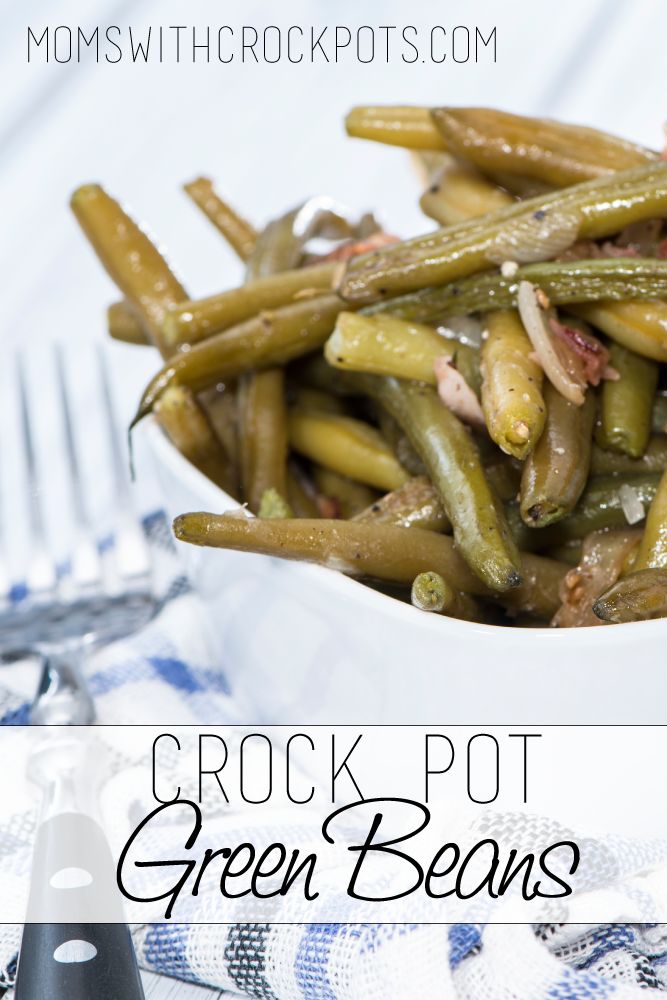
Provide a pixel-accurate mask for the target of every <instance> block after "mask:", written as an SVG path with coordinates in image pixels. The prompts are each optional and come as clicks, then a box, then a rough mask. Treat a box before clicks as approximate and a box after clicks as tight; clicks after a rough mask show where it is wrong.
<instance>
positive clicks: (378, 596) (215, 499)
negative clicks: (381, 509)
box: [141, 414, 667, 649]
mask: <svg viewBox="0 0 667 1000" xmlns="http://www.w3.org/2000/svg"><path fill="white" fill-rule="evenodd" d="M141 429H142V433H143V434H144V435H145V438H146V442H147V444H148V446H149V448H150V451H151V453H152V455H153V457H154V459H155V460H156V461H157V462H158V463H160V464H162V465H164V466H165V467H166V468H167V469H168V471H169V472H170V474H171V475H172V476H174V477H175V478H176V479H178V480H180V481H181V482H182V483H183V485H184V487H185V488H186V489H188V490H189V491H190V492H192V493H194V494H196V495H197V496H201V497H202V502H203V503H206V504H207V505H209V509H211V510H219V511H221V512H225V511H228V510H233V509H236V508H238V507H239V506H240V503H239V501H238V500H237V499H235V498H234V497H232V496H230V495H229V494H228V493H226V492H225V491H224V490H222V489H220V487H219V486H216V485H215V484H214V483H212V482H211V480H210V479H208V478H207V476H205V475H204V473H202V472H200V471H199V469H197V468H196V467H195V466H194V465H192V463H191V462H189V461H188V460H187V458H185V457H184V456H183V455H182V454H181V452H180V451H179V450H178V449H177V448H176V447H175V446H174V445H173V444H172V443H171V441H169V439H168V438H167V436H166V434H165V433H164V432H163V431H162V429H161V428H160V426H159V424H158V422H157V420H156V419H155V417H153V415H152V414H151V415H150V416H149V417H148V418H147V419H146V420H145V421H144V422H143V424H142V425H141ZM170 528H171V525H170ZM174 541H176V540H175V539H174ZM182 544H186V543H182ZM259 557H260V558H264V559H269V560H271V561H272V562H273V563H279V564H281V565H284V564H286V563H287V564H288V565H289V567H290V571H291V572H295V571H296V572H299V573H301V574H305V575H306V579H312V580H313V581H314V582H317V583H318V585H320V586H324V587H326V588H328V589H330V590H333V591H335V592H336V593H337V594H339V595H340V596H341V597H344V598H345V599H346V600H353V601H355V602H356V603H361V604H362V605H365V606H366V607H367V608H368V609H369V611H371V610H373V611H380V612H382V613H383V614H392V615H394V616H396V617H398V618H399V619H402V620H403V621H404V622H405V624H406V625H409V626H414V625H415V614H416V613H417V612H416V611H415V609H414V608H412V607H411V606H410V605H408V604H406V603H405V602H403V601H399V600H397V599H396V598H394V597H391V596H389V595H387V594H383V593H381V592H380V591H377V590H374V589H373V588H372V587H369V586H367V585H366V584H365V583H363V582H362V581H361V580H356V579H354V577H351V576H346V575H345V574H344V573H341V572H340V571H339V570H336V569H330V568H329V567H327V566H319V565H317V564H316V563H307V562H300V561H298V560H286V559H280V558H279V557H277V556H259ZM419 628H420V629H421V630H422V631H423V630H425V629H426V630H430V631H434V632H435V634H437V635H440V636H445V635H447V634H448V633H449V634H459V635H461V636H462V637H472V636H473V635H477V636H481V637H484V638H485V639H493V640H494V641H506V642H511V643H512V644H516V643H522V644H524V645H528V644H530V643H532V642H535V641H540V640H542V641H548V642H550V643H566V644H567V643H568V642H572V640H573V639H576V642H577V644H580V643H582V642H583V644H584V645H586V646H588V645H595V646H596V647H597V648H598V649H599V648H600V647H601V646H609V645H614V644H615V643H616V641H617V640H619V639H621V638H622V639H623V640H625V639H627V636H628V630H629V629H630V630H631V631H632V634H633V635H635V637H636V638H639V634H638V629H641V630H642V639H650V638H652V637H655V638H659V637H660V638H662V637H664V634H665V629H666V628H667V619H664V618H662V619H654V620H650V621H644V622H624V623H621V624H614V625H613V626H612V627H607V628H593V627H590V626H581V625H577V626H573V627H572V628H563V629H558V628H550V627H548V626H547V627H543V626H540V627H536V628H512V627H511V626H508V625H488V624H485V623H483V622H468V621H462V620H461V619H458V618H450V617H448V616H447V615H427V614H423V615H422V616H421V622H420V625H419Z"/></svg>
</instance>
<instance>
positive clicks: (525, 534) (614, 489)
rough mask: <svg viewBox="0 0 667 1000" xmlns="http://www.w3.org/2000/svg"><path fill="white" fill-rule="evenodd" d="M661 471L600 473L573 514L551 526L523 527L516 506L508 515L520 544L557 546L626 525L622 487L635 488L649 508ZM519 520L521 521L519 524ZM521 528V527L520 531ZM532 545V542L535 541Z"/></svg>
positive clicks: (590, 484) (583, 495) (591, 482)
mask: <svg viewBox="0 0 667 1000" xmlns="http://www.w3.org/2000/svg"><path fill="white" fill-rule="evenodd" d="M659 481H660V473H655V472H645V473H642V474H641V475H625V476H622V475H619V476H615V475H611V476H596V477H595V478H592V479H589V481H588V485H587V486H586V489H585V490H584V492H583V493H582V495H581V497H580V499H579V503H578V504H577V506H576V507H575V509H574V510H573V512H572V513H571V514H570V515H569V517H565V518H563V520H562V521H558V522H557V523H555V524H551V525H549V527H547V528H539V529H535V528H528V527H526V526H524V529H523V530H521V528H520V527H519V523H520V517H519V514H518V510H517V508H516V506H514V505H510V506H509V507H508V508H507V518H508V521H509V524H510V526H511V528H512V530H513V532H514V535H515V538H516V539H517V542H518V544H519V545H520V546H521V547H522V548H523V547H525V548H528V549H533V548H536V549H539V550H540V551H543V550H544V549H551V548H553V546H556V545H562V544H564V543H565V542H569V541H572V540H574V539H578V538H584V537H585V536H586V535H588V534H589V533H590V532H591V531H598V530H599V529H600V528H624V527H627V525H628V522H627V518H626V516H625V513H624V511H623V505H622V503H621V497H620V495H619V490H620V488H621V487H622V486H623V485H627V486H630V487H632V489H633V490H634V491H635V493H636V495H637V498H638V500H639V501H640V502H641V503H642V504H643V505H644V507H645V508H646V507H648V506H649V504H651V503H652V502H653V498H654V497H655V494H656V492H657V489H658V483H659ZM518 522H519V523H518ZM517 528H518V530H517ZM533 539H534V541H532V544H531V540H533Z"/></svg>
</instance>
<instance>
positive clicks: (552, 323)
mask: <svg viewBox="0 0 667 1000" xmlns="http://www.w3.org/2000/svg"><path fill="white" fill-rule="evenodd" d="M549 328H550V329H551V332H552V333H553V335H554V346H555V348H556V350H557V352H558V355H559V357H560V359H561V361H562V362H563V364H564V365H565V367H566V369H567V371H568V372H569V374H570V375H572V376H573V377H574V378H577V379H579V380H580V381H581V382H582V383H583V384H585V383H589V384H590V385H599V384H600V381H601V380H602V379H603V378H604V375H605V372H606V371H607V369H608V367H609V351H608V350H607V348H606V347H605V346H604V345H603V344H602V343H601V342H600V341H599V340H598V339H597V337H594V336H593V335H592V334H590V333H584V332H583V330H579V329H578V328H577V327H575V326H568V325H567V324H566V323H561V322H560V321H559V320H558V319H556V317H555V316H549Z"/></svg>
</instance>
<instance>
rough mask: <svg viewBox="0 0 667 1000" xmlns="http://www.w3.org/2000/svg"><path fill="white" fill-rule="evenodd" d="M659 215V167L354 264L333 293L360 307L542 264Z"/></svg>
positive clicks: (663, 186) (568, 191) (663, 184)
mask: <svg viewBox="0 0 667 1000" xmlns="http://www.w3.org/2000/svg"><path fill="white" fill-rule="evenodd" d="M666 212H667V165H664V166H654V165H650V166H648V167H636V168H634V169H633V170H627V171H623V172H622V173H618V174H611V175H610V176H604V177H599V178H596V179H595V180H592V181H586V182H585V183H583V184H576V185H574V186H572V187H569V188H565V189H564V190H563V191H556V192H554V193H553V194H549V195H545V196H540V197H537V198H531V199H528V200H527V201H524V202H519V203H517V204H516V205H509V206H508V207H507V208H502V209H500V210H499V211H497V212H494V213H492V214H491V215H485V216H482V218H481V219H472V220H470V221H468V222H462V223H459V225H457V226H449V227H446V228H445V229H440V230H437V231H436V232H435V233H429V234H428V235H426V236H420V237H417V238H416V239H412V240H407V241H405V242H404V243H397V244H394V245H393V246H391V247H385V248H384V249H382V250H379V251H375V252H372V253H367V254H362V255H360V256H358V257H354V258H352V260H350V261H348V264H347V267H346V269H345V272H344V273H343V275H342V277H341V279H340V293H341V294H342V296H343V298H345V299H347V300H348V301H351V302H360V303H362V304H363V303H368V302H373V301H375V300H376V299H378V298H381V299H382V298H389V297H391V296H392V295H399V294H401V293H402V292H411V291H416V290H418V289H420V288H426V287H428V286H433V285H441V284H444V283H445V282H452V281H456V280H458V279H460V278H464V277H467V276H468V275H471V274H474V273H475V272H477V271H482V270H484V269H485V268H488V267H490V266H491V265H492V264H493V263H500V262H501V261H503V260H519V261H521V260H522V259H524V260H525V259H529V260H533V261H535V260H540V259H541V260H547V259H549V258H551V257H553V256H554V255H555V254H557V253H560V252H562V251H563V250H565V249H567V247H568V246H570V245H572V244H573V243H574V242H576V240H577V239H597V238H598V237H602V236H609V235H610V234H611V233H616V232H618V231H619V230H620V229H623V228H624V227H626V226H628V225H630V224H631V223H633V222H637V221H641V220H642V219H652V218H655V217H661V216H662V215H664V214H665V213H666ZM655 294H656V293H655V292H654V295H655Z"/></svg>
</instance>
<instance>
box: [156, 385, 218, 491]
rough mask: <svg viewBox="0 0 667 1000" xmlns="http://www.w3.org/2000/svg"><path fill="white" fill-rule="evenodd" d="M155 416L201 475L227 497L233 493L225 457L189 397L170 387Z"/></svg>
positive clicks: (162, 397)
mask: <svg viewBox="0 0 667 1000" xmlns="http://www.w3.org/2000/svg"><path fill="white" fill-rule="evenodd" d="M155 416H156V418H157V420H158V423H159V424H160V426H161V427H162V429H163V430H164V432H165V433H166V435H167V437H169V439H170V440H171V442H172V443H173V444H174V445H175V446H176V448H178V450H179V451H180V452H181V454H183V455H184V456H185V457H186V458H187V459H188V461H190V462H192V464H193V465H194V466H196V468H197V469H199V471H200V472H203V473H204V475H205V476H208V478H209V479H210V480H211V481H212V482H214V483H215V484H216V486H219V487H220V488H221V489H223V490H225V491H226V492H228V493H231V492H232V491H233V490H234V489H235V486H236V483H235V480H234V477H233V475H232V474H231V473H230V464H229V459H228V456H227V455H226V454H225V452H224V450H223V447H222V444H221V443H220V441H219V439H218V438H217V437H216V435H215V433H214V432H213V428H212V427H211V425H210V423H209V421H208V419H207V418H206V416H205V414H204V412H203V410H202V409H201V407H200V406H198V405H197V402H196V400H195V399H194V397H193V396H192V393H190V392H189V391H188V390H187V389H183V388H182V387H181V386H171V387H170V388H169V389H167V391H166V392H164V393H163V394H162V396H161V397H160V399H159V401H158V403H157V405H156V407H155Z"/></svg>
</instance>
